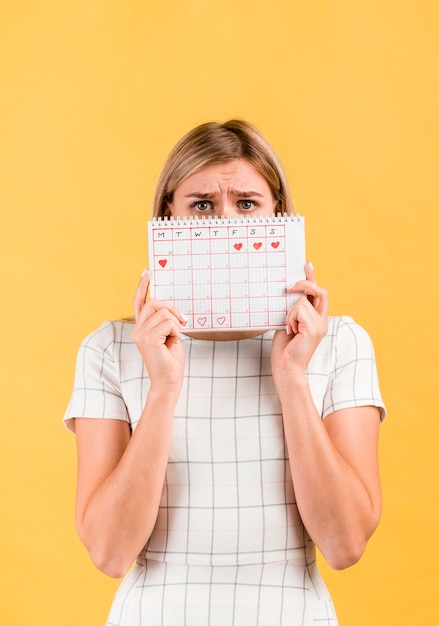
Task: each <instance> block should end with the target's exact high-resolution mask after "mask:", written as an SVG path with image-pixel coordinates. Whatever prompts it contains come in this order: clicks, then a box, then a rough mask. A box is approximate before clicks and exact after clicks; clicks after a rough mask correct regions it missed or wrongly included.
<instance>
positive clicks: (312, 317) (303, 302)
mask: <svg viewBox="0 0 439 626" xmlns="http://www.w3.org/2000/svg"><path fill="white" fill-rule="evenodd" d="M326 320H327V318H326V316H325V315H321V314H320V313H319V311H318V310H317V309H316V308H315V306H314V305H313V304H312V303H311V302H310V301H309V300H308V299H307V297H306V296H302V297H301V298H299V300H297V302H296V303H295V305H294V306H293V307H292V309H291V310H290V311H289V313H288V315H287V328H288V326H289V327H290V328H291V330H292V332H293V333H294V334H296V333H298V332H299V326H301V327H303V326H304V327H305V328H308V329H311V328H315V329H319V330H322V329H326V326H327V321H326Z"/></svg>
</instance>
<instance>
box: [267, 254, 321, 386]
mask: <svg viewBox="0 0 439 626" xmlns="http://www.w3.org/2000/svg"><path fill="white" fill-rule="evenodd" d="M305 275H306V279H305V280H300V281H299V282H297V283H296V284H295V285H294V286H293V287H289V288H288V290H287V291H288V293H301V292H302V293H303V294H304V295H303V296H301V297H300V298H299V299H298V300H297V301H296V302H295V303H294V305H293V306H292V308H291V309H290V310H289V311H288V313H287V321H286V330H285V331H284V330H282V331H277V332H276V333H275V336H274V338H273V344H272V349H271V362H272V369H273V377H274V380H275V383H276V384H277V383H280V382H281V381H282V377H284V379H285V382H288V379H289V380H291V374H295V375H297V374H299V375H304V374H305V371H306V368H307V366H308V363H309V361H310V359H311V357H312V355H313V354H314V352H315V349H316V348H317V346H318V345H319V343H320V341H321V340H322V339H323V337H324V336H325V334H326V332H327V329H328V317H327V315H328V294H327V292H326V290H325V289H323V288H322V287H319V286H318V285H317V283H316V280H315V276H314V270H313V268H312V265H311V264H310V263H307V264H306V266H305Z"/></svg>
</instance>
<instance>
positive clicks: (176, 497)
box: [65, 120, 385, 626]
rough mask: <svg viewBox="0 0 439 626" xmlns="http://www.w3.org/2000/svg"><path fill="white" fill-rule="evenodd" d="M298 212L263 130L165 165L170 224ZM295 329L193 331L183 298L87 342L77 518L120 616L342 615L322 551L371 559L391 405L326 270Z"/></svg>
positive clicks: (71, 421)
mask: <svg viewBox="0 0 439 626" xmlns="http://www.w3.org/2000/svg"><path fill="white" fill-rule="evenodd" d="M278 212H282V213H288V214H293V213H294V211H293V207H292V202H291V198H290V195H289V191H288V185H287V183H286V180H285V176H284V174H283V172H282V168H281V166H280V164H279V161H278V159H277V158H276V156H275V154H274V153H273V151H272V149H271V148H270V146H269V145H268V144H267V142H266V141H265V139H264V138H263V137H262V136H261V135H260V133H259V132H258V131H257V130H256V129H255V128H254V127H253V126H251V125H250V124H248V123H246V122H242V121H236V120H233V121H230V122H227V123H225V124H218V123H208V124H203V125H201V126H199V127H197V128H195V129H194V130H192V131H190V132H189V133H187V135H185V137H183V138H182V139H181V140H180V142H179V143H178V144H177V145H176V147H175V148H174V150H173V151H172V152H171V154H170V156H169V158H168V160H167V163H166V164H165V166H164V169H163V172H162V174H161V177H160V180H159V182H158V186H157V192H156V195H155V199H154V216H156V217H158V216H171V217H179V216H199V215H204V216H217V215H223V216H226V217H235V216H243V215H244V216H246V215H250V216H265V215H272V214H273V213H278ZM305 273H306V279H305V280H302V281H299V282H298V283H297V284H296V285H293V286H291V287H288V291H290V292H291V293H302V294H303V295H302V297H300V298H299V299H298V300H297V301H296V303H295V304H294V305H293V306H292V308H291V310H290V311H288V313H287V324H286V330H285V331H276V332H272V331H270V332H266V333H264V332H261V331H251V332H250V331H247V332H237V331H235V332H227V331H212V332H209V333H206V332H204V333H203V334H199V335H197V333H196V332H191V333H189V332H187V333H185V330H184V325H185V319H184V316H183V315H182V314H181V313H180V311H179V310H178V309H177V308H176V307H174V306H173V305H172V303H169V302H161V301H157V300H154V299H147V291H148V286H149V272H148V271H145V272H144V274H143V275H142V279H141V281H140V283H139V286H138V289H137V292H136V294H135V297H134V314H135V315H134V320H133V323H129V322H121V321H119V322H107V323H105V324H104V325H103V326H101V327H100V328H99V329H98V330H97V331H95V332H94V333H92V334H91V335H90V336H89V337H87V339H86V340H85V341H84V342H83V344H82V346H81V349H80V352H79V356H78V362H77V373H76V380H75V389H74V392H73V396H72V399H71V402H70V405H69V408H68V410H67V413H66V416H65V420H66V422H67V424H68V426H69V427H70V428H71V429H72V430H74V431H75V433H76V439H77V448H78V488H77V504H76V521H77V528H78V532H79V535H80V537H81V539H82V541H83V542H84V544H85V545H86V547H87V549H88V551H89V553H90V556H91V558H92V560H93V562H94V563H95V564H96V566H97V567H98V568H99V569H101V570H102V571H103V572H105V573H106V574H108V575H110V576H114V577H121V576H124V575H125V574H126V573H127V571H128V570H129V568H130V567H131V565H132V563H133V561H135V565H134V567H133V568H132V569H131V571H130V572H129V573H128V575H127V576H126V578H125V580H124V581H123V583H122V584H121V586H120V588H119V591H118V593H117V596H116V598H115V600H114V603H113V606H112V609H111V612H110V616H109V618H108V622H107V625H108V626H116V625H117V626H134V625H136V626H137V625H139V626H140V625H141V626H144V625H145V626H146V625H158V624H166V625H167V624H172V625H179V624H188V625H189V626H196V625H198V624H200V625H203V626H205V625H207V624H209V625H212V624H221V626H224V625H227V624H236V625H245V626H251V625H253V624H259V625H262V624H270V626H275V625H278V624H288V625H294V624H301V625H303V624H305V625H308V624H317V623H318V624H319V625H320V626H321V625H322V624H331V625H334V624H337V619H336V616H335V612H334V609H333V606H332V602H331V599H330V596H329V594H328V592H327V590H326V587H325V586H324V584H323V582H322V580H321V578H320V575H319V572H318V570H317V567H316V560H315V546H318V548H319V550H320V551H321V552H322V554H323V556H324V557H325V558H326V560H327V561H328V563H329V564H330V565H331V566H332V567H333V568H336V569H342V568H346V567H349V566H350V565H352V564H354V563H355V562H356V561H358V559H359V558H360V557H361V554H362V553H363V550H364V548H365V546H366V543H367V541H368V539H369V537H370V536H371V535H372V533H373V532H374V530H375V528H376V526H377V524H378V521H379V518H380V512H381V493H380V482H379V472H378V455H377V441H378V431H379V424H380V419H382V418H383V417H384V413H385V409H384V405H383V402H382V399H381V395H380V391H379V386H378V381H377V375H376V368H375V360H374V353H373V347H372V344H371V342H370V339H369V337H368V335H367V334H366V333H365V331H364V330H363V329H362V328H361V327H359V326H358V325H357V324H356V323H355V322H354V321H353V320H352V319H351V318H349V317H337V318H334V317H328V314H327V309H328V302H327V293H326V291H325V290H324V289H323V288H321V287H320V286H319V285H318V284H317V283H316V280H315V276H314V270H313V268H312V265H311V264H310V263H307V265H306V268H305Z"/></svg>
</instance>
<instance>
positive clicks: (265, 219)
mask: <svg viewBox="0 0 439 626" xmlns="http://www.w3.org/2000/svg"><path fill="white" fill-rule="evenodd" d="M301 221H303V217H302V216H300V215H297V214H296V215H288V214H287V213H278V214H277V215H265V216H264V215H260V216H248V217H246V216H242V217H221V216H218V215H217V216H204V215H201V216H199V217H198V216H194V217H172V216H171V217H168V216H164V217H153V218H152V220H151V222H152V225H153V226H154V225H155V224H160V227H166V226H175V225H177V226H192V225H195V226H200V225H203V226H206V225H213V226H228V225H230V224H233V225H236V224H238V225H239V224H283V223H286V222H301Z"/></svg>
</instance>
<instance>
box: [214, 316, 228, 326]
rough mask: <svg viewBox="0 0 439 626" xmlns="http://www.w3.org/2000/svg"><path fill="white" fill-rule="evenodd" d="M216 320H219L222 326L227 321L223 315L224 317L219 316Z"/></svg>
mask: <svg viewBox="0 0 439 626" xmlns="http://www.w3.org/2000/svg"><path fill="white" fill-rule="evenodd" d="M216 321H217V322H218V324H219V325H220V326H222V325H223V324H224V322H225V321H226V318H225V317H224V315H223V316H222V317H218V318H217V320H216Z"/></svg>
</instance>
